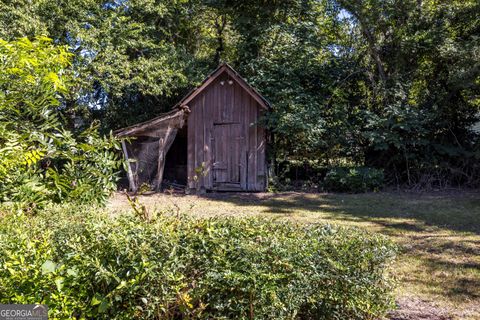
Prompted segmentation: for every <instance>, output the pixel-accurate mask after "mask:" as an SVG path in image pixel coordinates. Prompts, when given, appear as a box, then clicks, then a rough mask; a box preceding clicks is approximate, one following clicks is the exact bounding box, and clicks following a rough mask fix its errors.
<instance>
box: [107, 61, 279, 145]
mask: <svg viewBox="0 0 480 320" xmlns="http://www.w3.org/2000/svg"><path fill="white" fill-rule="evenodd" d="M224 72H226V73H227V74H228V75H229V76H230V77H231V78H232V79H233V80H235V81H236V82H237V83H238V84H239V85H240V86H241V87H242V88H243V89H245V91H247V92H248V93H249V94H250V95H251V96H252V98H253V99H255V101H257V102H258V104H259V105H260V106H261V107H262V108H264V109H267V110H268V109H269V108H270V104H269V103H268V101H267V100H266V99H265V98H264V97H262V95H261V94H260V93H258V91H257V90H255V88H253V87H252V86H250V85H249V84H248V83H247V81H245V79H243V78H242V77H241V76H240V75H239V74H238V73H237V72H236V71H235V70H234V69H233V68H232V67H231V66H230V65H228V64H227V63H222V64H221V65H220V66H218V68H217V69H215V70H214V71H213V72H212V73H210V75H209V76H208V77H207V78H206V79H205V80H203V82H202V83H201V84H200V85H199V86H198V87H196V88H195V89H193V90H192V91H190V92H189V93H188V94H187V95H186V96H185V97H183V99H182V100H180V101H179V102H178V103H177V104H176V105H175V106H174V107H173V108H172V110H171V111H169V112H167V113H163V114H161V115H159V116H158V117H155V118H153V119H151V120H148V121H145V122H141V123H137V124H134V125H132V126H129V127H126V128H122V129H118V130H116V131H114V134H115V135H116V136H119V137H126V136H135V135H140V134H144V133H146V132H149V131H152V130H156V129H157V130H158V126H168V125H169V123H170V122H172V121H180V127H181V126H183V118H184V116H185V115H186V114H188V113H189V112H190V110H189V108H188V103H189V102H190V101H192V100H193V99H194V98H195V97H196V96H197V95H198V94H200V93H201V92H202V91H203V90H204V89H205V88H206V87H208V86H209V85H210V84H211V83H212V82H214V81H215V79H217V78H218V77H219V76H220V75H222V74H223V73H224ZM176 125H178V124H176Z"/></svg>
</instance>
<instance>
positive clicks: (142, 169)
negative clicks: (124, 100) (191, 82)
mask: <svg viewBox="0 0 480 320" xmlns="http://www.w3.org/2000/svg"><path fill="white" fill-rule="evenodd" d="M268 109H269V104H268V103H267V101H266V100H265V99H264V98H263V97H262V96H261V95H260V94H259V93H258V92H257V91H256V90H255V89H254V88H252V87H251V86H250V85H248V84H247V82H246V81H245V80H244V79H243V78H242V77H240V76H239V75H238V73H237V72H235V71H234V70H233V69H232V68H231V67H230V66H229V65H228V64H222V65H220V66H219V67H218V68H217V69H216V70H215V71H214V72H212V73H211V74H210V75H209V76H208V77H207V78H206V79H205V80H204V81H203V82H202V84H201V85H200V86H199V87H197V88H195V89H194V90H192V91H191V92H190V93H189V94H188V95H187V96H185V97H184V98H183V99H182V100H181V101H180V102H179V103H178V104H177V105H176V106H175V107H174V108H173V110H172V111H171V112H169V113H166V114H163V115H160V116H159V117H156V118H154V119H152V120H150V121H147V122H143V123H139V124H136V125H133V126H130V127H127V128H124V129H120V130H117V131H116V135H117V136H119V137H132V138H133V139H129V140H127V141H124V142H123V151H124V154H125V156H126V158H127V159H133V160H134V161H131V162H130V163H129V168H128V179H129V185H130V189H131V190H133V191H136V190H138V188H139V187H140V186H141V185H142V184H147V185H149V186H150V187H152V188H154V189H157V190H158V189H160V188H161V186H162V183H163V184H167V185H168V184H171V185H174V186H182V185H185V186H186V187H187V188H188V189H193V190H216V191H263V190H265V188H266V187H267V161H266V154H265V153H266V150H265V149H266V132H265V129H264V128H263V127H262V126H261V125H259V119H260V117H261V116H262V115H263V114H264V112H266V111H268Z"/></svg>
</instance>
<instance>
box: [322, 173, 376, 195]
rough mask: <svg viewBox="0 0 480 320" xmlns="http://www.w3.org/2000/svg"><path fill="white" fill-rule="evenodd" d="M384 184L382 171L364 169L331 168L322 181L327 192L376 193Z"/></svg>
mask: <svg viewBox="0 0 480 320" xmlns="http://www.w3.org/2000/svg"><path fill="white" fill-rule="evenodd" d="M384 183H385V178H384V175H383V170H381V169H375V168H365V167H354V168H346V167H337V168H333V169H331V170H330V171H328V172H327V174H326V176H325V179H324V180H323V185H324V188H325V189H326V190H328V191H339V192H355V193H357V192H368V191H378V190H380V188H382V187H383V185H384Z"/></svg>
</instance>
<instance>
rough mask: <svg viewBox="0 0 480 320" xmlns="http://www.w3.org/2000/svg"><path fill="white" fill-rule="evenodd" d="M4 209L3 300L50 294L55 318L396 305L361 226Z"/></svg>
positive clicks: (355, 315) (314, 311)
mask: <svg viewBox="0 0 480 320" xmlns="http://www.w3.org/2000/svg"><path fill="white" fill-rule="evenodd" d="M0 219H1V220H0V303H46V304H47V305H48V306H49V313H50V314H49V315H50V316H51V318H52V319H61V318H69V317H77V318H87V319H93V318H95V319H180V318H183V319H187V318H197V319H254V318H255V319H266V318H267V319H293V318H300V319H374V318H376V317H378V316H381V315H382V314H384V313H385V311H386V310H388V309H389V308H390V307H392V296H391V293H392V281H391V279H390V278H389V276H388V273H387V272H386V271H385V270H386V267H387V265H388V263H389V262H390V261H391V260H392V258H393V257H394V254H395V249H394V247H393V245H392V244H391V242H390V241H388V240H387V239H386V238H385V237H383V236H381V235H374V234H368V233H366V232H364V231H361V230H358V229H346V228H334V227H332V226H329V225H309V226H299V225H295V224H293V223H288V222H281V223H280V222H272V221H268V220H259V219H232V218H210V219H195V218H188V217H183V216H180V217H173V216H169V215H163V214H155V215H150V216H149V218H148V220H145V219H141V218H139V217H138V216H136V215H133V214H125V215H122V216H119V217H117V218H113V217H111V216H109V215H108V214H107V213H102V212H100V211H98V210H96V209H89V208H75V209H73V208H70V209H69V208H65V207H63V208H62V207H54V208H51V209H49V210H48V211H45V212H43V213H40V214H38V215H36V216H25V215H23V214H21V215H14V214H5V215H4V216H3V218H0Z"/></svg>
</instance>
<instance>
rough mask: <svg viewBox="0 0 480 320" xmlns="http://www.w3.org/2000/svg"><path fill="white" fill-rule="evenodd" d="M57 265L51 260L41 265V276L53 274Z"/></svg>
mask: <svg viewBox="0 0 480 320" xmlns="http://www.w3.org/2000/svg"><path fill="white" fill-rule="evenodd" d="M56 268H57V264H56V263H55V262H53V261H51V260H47V261H45V262H44V263H43V264H42V274H49V273H52V272H55V269H56Z"/></svg>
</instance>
